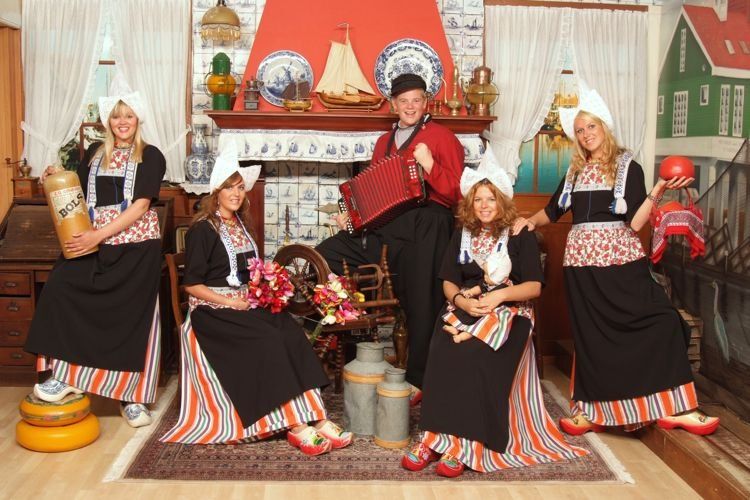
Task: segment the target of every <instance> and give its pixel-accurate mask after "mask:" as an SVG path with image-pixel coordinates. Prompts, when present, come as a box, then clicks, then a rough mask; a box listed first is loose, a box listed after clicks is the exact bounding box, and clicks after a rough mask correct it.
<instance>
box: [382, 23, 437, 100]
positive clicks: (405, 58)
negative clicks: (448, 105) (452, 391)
mask: <svg viewBox="0 0 750 500" xmlns="http://www.w3.org/2000/svg"><path fill="white" fill-rule="evenodd" d="M404 73H414V74H417V75H419V76H421V77H422V78H424V81H425V82H426V83H427V92H429V93H430V94H432V95H433V96H436V95H437V93H438V91H439V90H440V86H441V85H442V83H443V81H442V78H443V64H442V63H441V62H440V58H439V57H438V55H437V52H435V49H433V48H432V47H430V46H429V45H427V44H426V43H424V42H423V41H421V40H416V39H414V38H402V39H401V40H396V41H395V42H391V43H389V44H388V45H387V46H386V47H385V48H384V49H383V51H382V52H381V53H380V55H379V56H378V58H377V59H376V60H375V85H377V87H378V90H379V91H380V93H381V94H383V95H384V96H385V97H386V98H389V97H390V96H391V81H392V80H393V79H394V78H396V77H397V76H398V75H403V74H404Z"/></svg>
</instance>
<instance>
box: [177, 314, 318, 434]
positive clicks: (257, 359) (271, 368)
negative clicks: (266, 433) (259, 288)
mask: <svg viewBox="0 0 750 500" xmlns="http://www.w3.org/2000/svg"><path fill="white" fill-rule="evenodd" d="M190 320H191V322H192V326H193V330H194V332H195V336H196V338H197V339H198V343H199V344H200V348H201V349H202V350H203V353H204V354H205V356H206V359H207V360H208V362H209V363H210V364H211V367H212V368H213V370H214V372H216V376H217V377H218V378H219V382H220V383H221V386H222V387H223V388H224V390H225V391H226V392H227V395H228V396H229V399H231V400H232V404H234V406H235V408H236V409H237V413H239V416H240V419H241V420H242V425H243V426H244V427H250V426H251V425H253V424H254V423H255V422H257V421H258V420H259V419H260V418H261V417H263V416H264V415H267V414H268V413H270V412H271V410H273V409H275V408H277V407H279V406H281V405H282V404H284V403H286V402H288V401H289V400H291V399H293V398H294V397H296V396H299V395H300V394H302V393H303V392H305V391H308V390H310V389H314V388H317V387H323V386H325V385H327V384H328V383H329V380H328V377H327V376H326V374H325V372H324V371H323V367H322V366H321V363H320V360H319V359H318V357H317V356H316V355H315V352H314V351H313V349H312V346H311V345H310V342H309V341H308V340H307V337H306V336H305V333H304V331H303V330H302V328H301V327H300V326H299V325H298V324H297V323H296V322H295V321H294V319H293V318H292V317H291V316H290V315H289V314H288V313H284V312H282V313H278V314H273V313H271V312H270V311H268V310H266V309H250V310H248V311H237V310H233V309H212V308H210V307H207V306H199V307H197V308H196V309H195V310H193V311H192V312H191V313H190Z"/></svg>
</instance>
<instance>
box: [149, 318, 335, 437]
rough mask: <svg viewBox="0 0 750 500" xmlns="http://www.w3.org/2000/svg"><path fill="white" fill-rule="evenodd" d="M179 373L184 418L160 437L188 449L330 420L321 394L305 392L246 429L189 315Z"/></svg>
mask: <svg viewBox="0 0 750 500" xmlns="http://www.w3.org/2000/svg"><path fill="white" fill-rule="evenodd" d="M180 343H181V348H182V355H181V368H180V384H181V392H180V399H181V400H180V416H179V418H178V420H177V424H175V426H174V427H173V428H172V429H170V430H169V431H168V432H167V433H166V434H165V435H164V436H162V437H161V438H160V440H161V441H163V442H169V443H186V444H212V443H234V442H237V441H240V440H244V439H252V440H259V439H264V438H266V437H268V436H270V435H272V434H275V433H276V432H279V431H282V430H284V429H288V428H290V427H294V426H296V425H300V424H304V423H306V422H312V421H317V420H323V419H325V418H326V411H325V406H324V405H323V399H322V398H321V395H320V389H311V390H308V391H305V392H303V393H302V394H300V395H298V396H297V397H295V398H293V399H292V400H291V401H288V402H286V403H284V404H283V405H281V406H279V407H278V408H276V409H274V410H273V411H271V412H270V413H269V414H268V415H265V416H264V417H262V418H260V419H259V420H258V421H257V422H255V423H254V424H253V425H251V426H250V427H246V428H245V427H243V425H242V420H241V419H240V416H239V414H238V413H237V410H236V409H235V407H234V405H233V404H232V401H231V400H230V399H229V397H228V396H227V393H226V392H225V391H224V389H223V388H222V386H221V383H220V382H219V378H218V377H217V376H216V373H215V372H214V370H213V369H212V368H211V365H210V364H209V363H208V360H207V359H206V356H205V355H204V353H203V351H201V348H200V346H199V345H198V340H197V338H196V336H195V332H194V331H193V327H192V325H191V322H190V315H188V317H187V319H186V320H185V323H184V324H183V325H182V329H181V335H180Z"/></svg>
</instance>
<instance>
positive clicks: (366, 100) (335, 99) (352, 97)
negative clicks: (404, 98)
mask: <svg viewBox="0 0 750 500" xmlns="http://www.w3.org/2000/svg"><path fill="white" fill-rule="evenodd" d="M315 91H316V92H317V93H318V99H320V102H321V103H322V104H323V106H325V107H326V108H329V109H357V110H375V109H378V108H379V107H380V106H381V105H382V104H383V100H384V99H383V98H382V97H381V96H379V95H376V94H375V91H374V90H373V89H372V87H371V86H370V84H369V83H368V82H367V78H365V75H364V74H363V73H362V69H361V68H360V66H359V62H357V56H355V55H354V49H353V48H352V44H351V42H350V41H349V25H348V24H346V40H345V41H344V43H339V42H333V41H332V42H331V50H330V51H329V52H328V60H327V61H326V67H325V70H324V71H323V76H321V77H320V81H319V82H318V86H317V87H315Z"/></svg>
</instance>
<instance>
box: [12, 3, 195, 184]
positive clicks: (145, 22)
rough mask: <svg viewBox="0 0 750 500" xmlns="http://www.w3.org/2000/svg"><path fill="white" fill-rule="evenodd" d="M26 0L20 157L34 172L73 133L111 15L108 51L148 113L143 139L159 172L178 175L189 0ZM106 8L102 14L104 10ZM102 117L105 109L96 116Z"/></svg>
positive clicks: (174, 178)
mask: <svg viewBox="0 0 750 500" xmlns="http://www.w3.org/2000/svg"><path fill="white" fill-rule="evenodd" d="M64 4H65V5H64V6H62V5H61V2H60V1H59V0H25V2H24V8H23V32H22V39H23V41H22V48H23V66H24V93H25V110H26V111H25V120H24V122H23V123H22V124H21V127H22V128H23V130H24V132H25V137H24V144H25V147H24V157H25V158H27V159H28V161H29V164H30V165H31V166H32V173H33V174H35V175H38V174H39V173H41V171H42V170H43V169H44V167H45V166H46V165H49V164H51V163H53V162H54V161H55V159H56V158H57V152H58V150H59V149H60V147H61V146H62V145H63V144H65V143H66V142H68V141H69V140H70V139H72V138H73V136H74V135H75V134H76V133H77V131H78V127H79V125H80V123H81V121H82V119H83V115H84V112H85V110H84V106H85V101H86V98H87V97H89V96H90V95H91V89H92V87H93V84H94V74H95V71H96V67H97V64H98V59H99V55H100V53H101V45H102V33H103V28H104V23H105V22H106V20H105V16H107V15H108V16H110V17H109V19H110V22H111V27H112V34H113V39H114V44H115V46H114V48H113V52H114V59H115V64H116V65H117V67H118V69H119V70H120V71H122V72H123V74H124V76H125V78H126V80H127V82H128V84H129V85H130V87H131V88H132V89H133V90H139V91H140V92H141V93H142V94H143V96H144V98H145V100H146V102H147V104H148V110H149V116H148V118H147V121H146V122H145V124H144V127H143V137H144V139H145V140H146V141H147V142H149V143H151V144H154V145H155V146H157V147H158V148H159V149H160V150H161V151H162V153H164V156H165V157H166V158H167V173H166V176H165V178H166V180H169V181H172V182H182V181H184V180H185V174H184V167H183V163H184V160H185V135H186V133H187V131H188V128H187V126H186V123H187V120H186V110H185V102H186V92H187V91H186V86H185V80H186V78H187V71H188V62H187V56H188V41H189V38H190V2H186V1H184V0H159V1H158V2H151V1H146V0H128V1H122V0H66V1H65V2H64ZM104 12H107V14H104ZM102 118H103V119H106V118H105V117H102Z"/></svg>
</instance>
